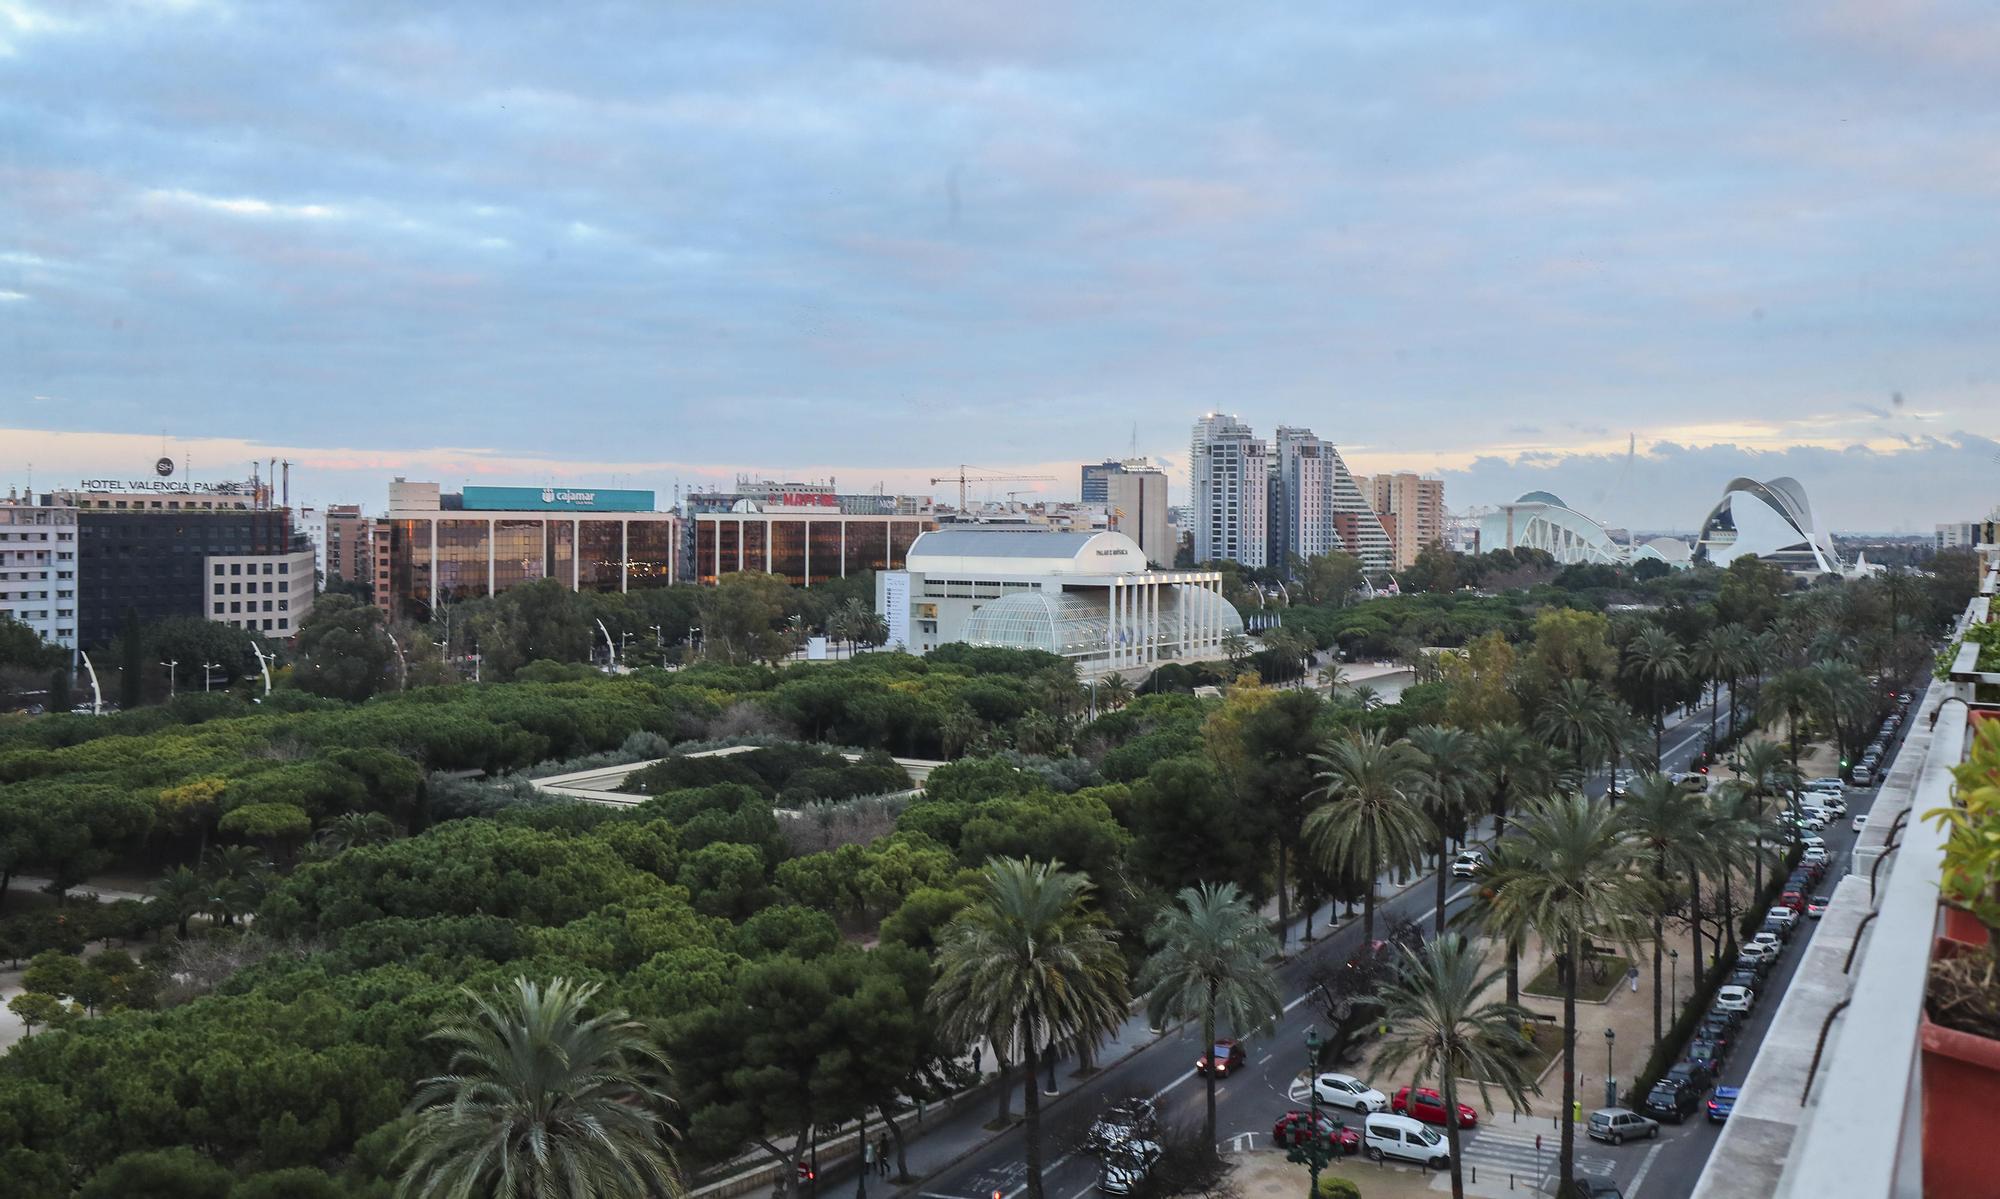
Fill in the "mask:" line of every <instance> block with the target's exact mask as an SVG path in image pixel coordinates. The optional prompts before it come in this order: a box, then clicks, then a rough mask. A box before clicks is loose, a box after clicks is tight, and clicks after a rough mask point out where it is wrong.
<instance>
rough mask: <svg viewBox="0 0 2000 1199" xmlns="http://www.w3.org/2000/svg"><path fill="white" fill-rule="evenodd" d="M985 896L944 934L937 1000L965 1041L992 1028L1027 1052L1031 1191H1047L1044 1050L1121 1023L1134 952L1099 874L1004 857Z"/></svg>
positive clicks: (985, 884) (993, 868)
mask: <svg viewBox="0 0 2000 1199" xmlns="http://www.w3.org/2000/svg"><path fill="white" fill-rule="evenodd" d="M979 890H980V897H979V899H978V900H977V901H976V902H974V903H973V904H972V905H971V906H969V907H967V908H966V909H964V910H963V911H961V912H960V913H959V914H958V915H957V916H955V917H953V918H952V921H951V924H950V925H948V926H947V927H946V929H945V931H944V933H943V935H942V936H941V937H940V939H939V943H938V954H937V957H938V981H937V985H936V986H934V987H932V988H931V995H930V1005H931V1008H932V1010H933V1011H935V1012H936V1013H937V1014H938V1017H939V1020H940V1023H941V1027H942V1029H943V1031H944V1033H945V1035H946V1036H947V1037H949V1038H951V1039H952V1040H953V1041H954V1042H956V1043H958V1044H967V1043H970V1042H971V1041H973V1040H974V1039H976V1038H979V1037H985V1038H986V1039H987V1041H988V1042H989V1043H991V1044H992V1045H993V1047H994V1050H995V1051H996V1052H997V1053H999V1054H1001V1055H1004V1056H1005V1057H1006V1058H1007V1059H1008V1060H1010V1061H1018V1062H1021V1063H1022V1065H1023V1066H1024V1067H1025V1069H1024V1072H1023V1077H1024V1078H1025V1079H1026V1084H1027V1085H1026V1087H1025V1088H1024V1091H1023V1095H1022V1107H1023V1114H1024V1116H1025V1118H1026V1129H1025V1132H1026V1137H1027V1158H1028V1199H1043V1196H1042V1117H1041V1097H1040V1091H1039V1089H1038V1088H1037V1086H1036V1084H1035V1074H1036V1071H1037V1069H1038V1067H1039V1063H1040V1060H1041V1054H1042V1053H1043V1052H1044V1051H1045V1050H1048V1049H1052V1048H1054V1047H1056V1046H1059V1045H1062V1044H1063V1043H1065V1042H1076V1043H1082V1042H1084V1041H1094V1040H1096V1039H1097V1038H1098V1037H1100V1036H1102V1035H1105V1034H1107V1033H1109V1032H1111V1031H1112V1030H1114V1029H1116V1028H1117V1027H1118V1025H1119V1024H1120V1023H1121V1022H1122V1020H1123V1019H1124V1015H1125V1011H1126V1007H1127V1004H1128V1003H1129V999H1128V997H1127V992H1126V988H1125V961H1124V959H1123V958H1122V957H1120V956H1119V953H1118V944H1117V941H1116V939H1115V937H1114V936H1113V934H1112V932H1111V930H1110V929H1109V928H1108V927H1106V924H1105V921H1104V919H1103V917H1102V916H1101V915H1099V914H1097V913H1095V912H1093V911H1092V910H1091V909H1090V907H1089V900H1090V893H1091V885H1090V880H1089V879H1087V878H1085V877H1084V876H1083V875H1081V874H1077V873H1074V872H1071V871H1067V870H1064V869H1062V868H1061V867H1060V866H1059V865H1057V864H1055V863H1052V862H1030V861H1028V860H1027V859H1025V858H1020V859H1016V858H996V859H994V860H992V861H990V862H988V863H987V864H986V869H985V871H984V872H983V873H982V875H981V878H980V880H979Z"/></svg>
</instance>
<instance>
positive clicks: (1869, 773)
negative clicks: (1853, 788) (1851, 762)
mask: <svg viewBox="0 0 2000 1199" xmlns="http://www.w3.org/2000/svg"><path fill="white" fill-rule="evenodd" d="M1854 781H1855V782H1857V783H1859V784H1861V785H1862V786H1864V787H1872V786H1874V785H1875V769H1874V767H1872V766H1866V765H1863V766H1856V767H1855V768H1854Z"/></svg>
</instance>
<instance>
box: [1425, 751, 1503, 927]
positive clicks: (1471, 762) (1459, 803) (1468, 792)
mask: <svg viewBox="0 0 2000 1199" xmlns="http://www.w3.org/2000/svg"><path fill="white" fill-rule="evenodd" d="M1409 742H1410V745H1411V746H1412V747H1414V748H1415V749H1416V751H1417V752H1418V753H1420V754H1422V755H1423V756H1424V788H1423V804H1424V812H1425V815H1427V816H1429V817H1430V819H1431V827H1433V828H1434V829H1436V830H1437V879H1436V882H1437V909H1436V913H1435V919H1436V922H1437V923H1436V927H1435V929H1434V930H1433V931H1434V932H1435V933H1436V934H1437V935H1438V936H1443V935H1444V919H1445V909H1446V907H1448V906H1449V905H1448V904H1447V903H1446V902H1445V888H1446V886H1447V880H1448V879H1449V878H1450V872H1449V871H1447V870H1446V869H1445V858H1446V857H1447V856H1448V855H1449V854H1450V851H1451V845H1450V837H1451V831H1452V830H1453V829H1455V828H1460V827H1463V825H1464V823H1465V821H1466V818H1467V814H1468V812H1469V810H1470V805H1471V800H1472V796H1474V795H1475V794H1479V793H1481V792H1482V791H1483V789H1484V787H1485V785H1486V775H1485V772H1484V771H1482V770H1481V769H1480V766H1479V737H1478V735H1477V734H1476V733H1470V732H1467V731H1466V730H1464V729H1458V728H1453V727H1451V726H1450V725H1447V724H1422V725H1418V726H1417V727H1416V728H1413V729H1411V730H1410V734H1409Z"/></svg>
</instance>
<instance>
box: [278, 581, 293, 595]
mask: <svg viewBox="0 0 2000 1199" xmlns="http://www.w3.org/2000/svg"><path fill="white" fill-rule="evenodd" d="M291 586H292V585H291V584H290V583H279V584H278V592H279V594H281V595H282V594H283V593H285V592H286V591H289V590H291Z"/></svg>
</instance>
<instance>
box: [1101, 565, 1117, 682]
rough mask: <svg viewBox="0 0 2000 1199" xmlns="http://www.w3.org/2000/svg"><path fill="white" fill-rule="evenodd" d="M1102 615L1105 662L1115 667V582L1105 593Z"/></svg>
mask: <svg viewBox="0 0 2000 1199" xmlns="http://www.w3.org/2000/svg"><path fill="white" fill-rule="evenodd" d="M1104 615H1105V621H1106V623H1105V626H1104V650H1105V653H1106V655H1107V658H1106V661H1107V663H1108V664H1109V665H1111V666H1113V667H1116V666H1117V665H1118V584H1117V583H1115V582H1114V583H1113V584H1111V589H1110V590H1109V591H1107V592H1106V593H1105V596H1104Z"/></svg>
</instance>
